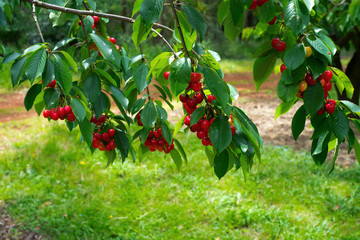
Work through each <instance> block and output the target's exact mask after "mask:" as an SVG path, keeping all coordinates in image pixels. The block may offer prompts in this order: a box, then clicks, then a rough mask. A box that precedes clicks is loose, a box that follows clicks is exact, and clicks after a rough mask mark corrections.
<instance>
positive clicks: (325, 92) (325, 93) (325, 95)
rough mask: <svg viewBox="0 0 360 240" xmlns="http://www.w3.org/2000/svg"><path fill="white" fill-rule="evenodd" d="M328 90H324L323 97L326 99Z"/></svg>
mask: <svg viewBox="0 0 360 240" xmlns="http://www.w3.org/2000/svg"><path fill="white" fill-rule="evenodd" d="M328 94H329V92H328V91H324V99H326V98H327V97H328Z"/></svg>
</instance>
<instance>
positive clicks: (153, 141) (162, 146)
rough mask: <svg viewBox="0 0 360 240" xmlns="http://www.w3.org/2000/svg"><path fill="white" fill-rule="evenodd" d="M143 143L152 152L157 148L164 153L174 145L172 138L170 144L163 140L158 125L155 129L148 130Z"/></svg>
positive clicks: (169, 150)
mask: <svg viewBox="0 0 360 240" xmlns="http://www.w3.org/2000/svg"><path fill="white" fill-rule="evenodd" d="M144 145H145V147H148V148H149V150H150V151H152V152H155V151H156V150H157V151H159V152H165V153H166V154H167V153H170V152H171V151H172V150H173V149H174V147H175V146H174V140H172V143H171V144H169V143H168V142H167V141H166V140H165V138H164V136H163V134H162V131H161V127H159V128H158V129H157V130H150V132H149V135H148V136H147V138H146V140H145V143H144Z"/></svg>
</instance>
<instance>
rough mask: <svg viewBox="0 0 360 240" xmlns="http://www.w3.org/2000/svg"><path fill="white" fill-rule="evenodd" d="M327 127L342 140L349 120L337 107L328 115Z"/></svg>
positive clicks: (347, 128) (346, 131)
mask: <svg viewBox="0 0 360 240" xmlns="http://www.w3.org/2000/svg"><path fill="white" fill-rule="evenodd" d="M329 127H330V129H331V130H332V131H333V132H334V135H335V137H337V138H338V139H339V141H340V142H342V141H344V139H345V137H346V135H347V133H348V132H349V120H348V118H347V117H346V115H345V114H344V113H343V111H341V110H340V109H339V108H336V109H335V112H334V113H333V114H330V115H329Z"/></svg>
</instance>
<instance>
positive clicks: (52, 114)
mask: <svg viewBox="0 0 360 240" xmlns="http://www.w3.org/2000/svg"><path fill="white" fill-rule="evenodd" d="M50 117H51V119H52V120H54V121H57V120H58V119H59V115H58V113H57V112H52V113H50Z"/></svg>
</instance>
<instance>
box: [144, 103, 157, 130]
mask: <svg viewBox="0 0 360 240" xmlns="http://www.w3.org/2000/svg"><path fill="white" fill-rule="evenodd" d="M157 117H158V114H157V112H156V108H155V105H154V103H153V102H152V101H149V102H148V103H147V104H146V105H145V107H144V109H143V110H142V112H141V116H140V118H141V122H142V123H143V124H144V127H145V128H147V129H150V128H152V127H153V126H154V124H155V122H156V119H157Z"/></svg>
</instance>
